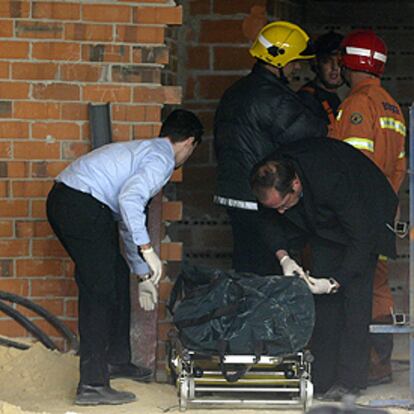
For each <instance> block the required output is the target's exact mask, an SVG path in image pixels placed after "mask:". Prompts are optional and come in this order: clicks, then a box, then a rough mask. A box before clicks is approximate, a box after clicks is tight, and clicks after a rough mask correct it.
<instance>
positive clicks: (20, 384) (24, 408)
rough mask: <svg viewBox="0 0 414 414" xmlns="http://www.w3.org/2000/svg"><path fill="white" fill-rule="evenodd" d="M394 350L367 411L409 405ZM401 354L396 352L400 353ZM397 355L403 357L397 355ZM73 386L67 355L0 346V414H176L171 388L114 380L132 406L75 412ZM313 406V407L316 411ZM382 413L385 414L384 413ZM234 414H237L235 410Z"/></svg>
mask: <svg viewBox="0 0 414 414" xmlns="http://www.w3.org/2000/svg"><path fill="white" fill-rule="evenodd" d="M407 345H408V341H406V342H404V343H403V348H402V351H401V349H400V350H399V349H398V347H397V350H396V353H395V358H394V359H395V360H394V363H393V365H394V381H393V383H392V384H389V385H381V386H377V387H370V388H368V389H367V390H366V391H365V392H364V394H363V395H362V396H361V397H360V398H359V399H358V400H357V403H358V404H363V405H367V404H369V403H370V401H372V400H388V399H392V400H396V399H398V400H401V399H409V397H410V392H409V385H408V382H409V380H408V378H409V364H408V359H407V355H408V354H407V353H406V352H405V350H406V346H407ZM400 348H401V347H400ZM400 351H401V352H402V354H403V356H401V355H399V352H400ZM77 381H78V359H77V357H76V356H74V355H71V354H60V353H58V352H54V351H49V350H47V349H45V348H44V347H43V346H42V345H40V344H34V345H33V346H32V347H31V348H30V349H29V350H27V351H19V350H16V349H13V348H6V347H1V346H0V414H34V413H42V414H81V413H91V414H92V413H93V414H115V413H116V414H137V413H142V414H144V413H145V414H155V413H156V414H162V413H167V412H168V413H178V412H179V410H178V400H177V396H176V391H175V388H174V387H173V386H171V385H167V384H155V383H153V384H140V383H136V382H134V381H128V380H120V379H119V380H114V381H112V386H113V387H114V388H116V389H118V390H127V391H132V392H134V393H135V394H136V395H137V397H138V401H136V402H134V403H131V404H126V405H120V406H119V405H118V406H97V407H78V406H75V405H74V404H73V398H74V395H75V388H76V384H77ZM320 404H321V403H318V402H317V401H314V404H313V407H315V406H318V405H320ZM384 409H385V408H384ZM385 410H386V411H388V412H389V413H392V414H402V413H407V412H408V411H409V410H408V409H402V408H386V409H385ZM208 411H212V409H211V408H209V409H206V408H204V409H187V413H188V414H206V413H207V412H208ZM234 411H235V410H234V409H229V408H226V409H224V408H223V409H222V408H219V409H214V412H216V413H218V414H227V413H233V412H234ZM237 411H239V410H237ZM242 412H243V414H251V413H257V412H260V413H263V414H266V413H271V412H272V413H277V412H281V413H292V414H293V413H301V410H300V409H292V408H289V409H286V408H282V407H280V408H276V409H272V410H270V409H262V410H253V409H243V410H242Z"/></svg>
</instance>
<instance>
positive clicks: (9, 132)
mask: <svg viewBox="0 0 414 414" xmlns="http://www.w3.org/2000/svg"><path fill="white" fill-rule="evenodd" d="M0 85H2V84H1V83H0ZM0 88H1V86H0ZM28 137H29V123H28V122H20V121H19V122H17V121H0V138H8V139H10V138H28Z"/></svg>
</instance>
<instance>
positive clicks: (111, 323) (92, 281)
mask: <svg viewBox="0 0 414 414" xmlns="http://www.w3.org/2000/svg"><path fill="white" fill-rule="evenodd" d="M47 217H48V220H49V223H50V224H51V226H52V228H53V230H54V232H55V233H56V235H57V237H58V238H59V240H60V241H61V243H62V244H63V246H64V247H65V249H66V251H67V252H68V254H69V255H70V257H71V258H72V259H73V261H74V262H75V269H76V270H75V280H76V283H77V285H78V288H79V334H80V383H81V384H88V385H108V384H109V373H108V363H126V362H129V361H130V359H131V348H130V334H129V329H130V295H129V273H130V272H129V267H128V265H127V263H126V262H125V260H124V258H123V256H122V255H121V252H120V245H119V235H118V226H117V223H116V221H115V220H114V218H113V215H112V212H111V210H110V209H109V208H108V207H107V206H106V205H104V204H102V203H101V202H99V201H98V200H96V199H95V198H93V197H92V196H90V195H88V194H85V193H82V192H80V191H76V190H73V189H71V188H69V187H67V186H65V185H64V184H61V183H58V184H55V186H54V187H53V188H52V190H51V191H50V193H49V195H48V199H47Z"/></svg>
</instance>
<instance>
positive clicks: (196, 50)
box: [186, 46, 210, 69]
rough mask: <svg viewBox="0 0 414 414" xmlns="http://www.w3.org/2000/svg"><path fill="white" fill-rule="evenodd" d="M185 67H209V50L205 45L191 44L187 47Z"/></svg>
mask: <svg viewBox="0 0 414 414" xmlns="http://www.w3.org/2000/svg"><path fill="white" fill-rule="evenodd" d="M187 53H188V58H187V65H186V66H187V67H188V68H189V69H208V68H209V67H210V52H209V47H207V46H192V47H188V48H187Z"/></svg>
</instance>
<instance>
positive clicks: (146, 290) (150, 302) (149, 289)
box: [138, 280, 158, 311]
mask: <svg viewBox="0 0 414 414" xmlns="http://www.w3.org/2000/svg"><path fill="white" fill-rule="evenodd" d="M157 297H158V294H157V288H156V287H155V285H154V284H153V283H152V282H151V280H144V281H143V282H140V283H139V284H138V298H139V305H140V306H141V308H143V309H144V310H146V311H151V310H154V309H155V305H156V303H157Z"/></svg>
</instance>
